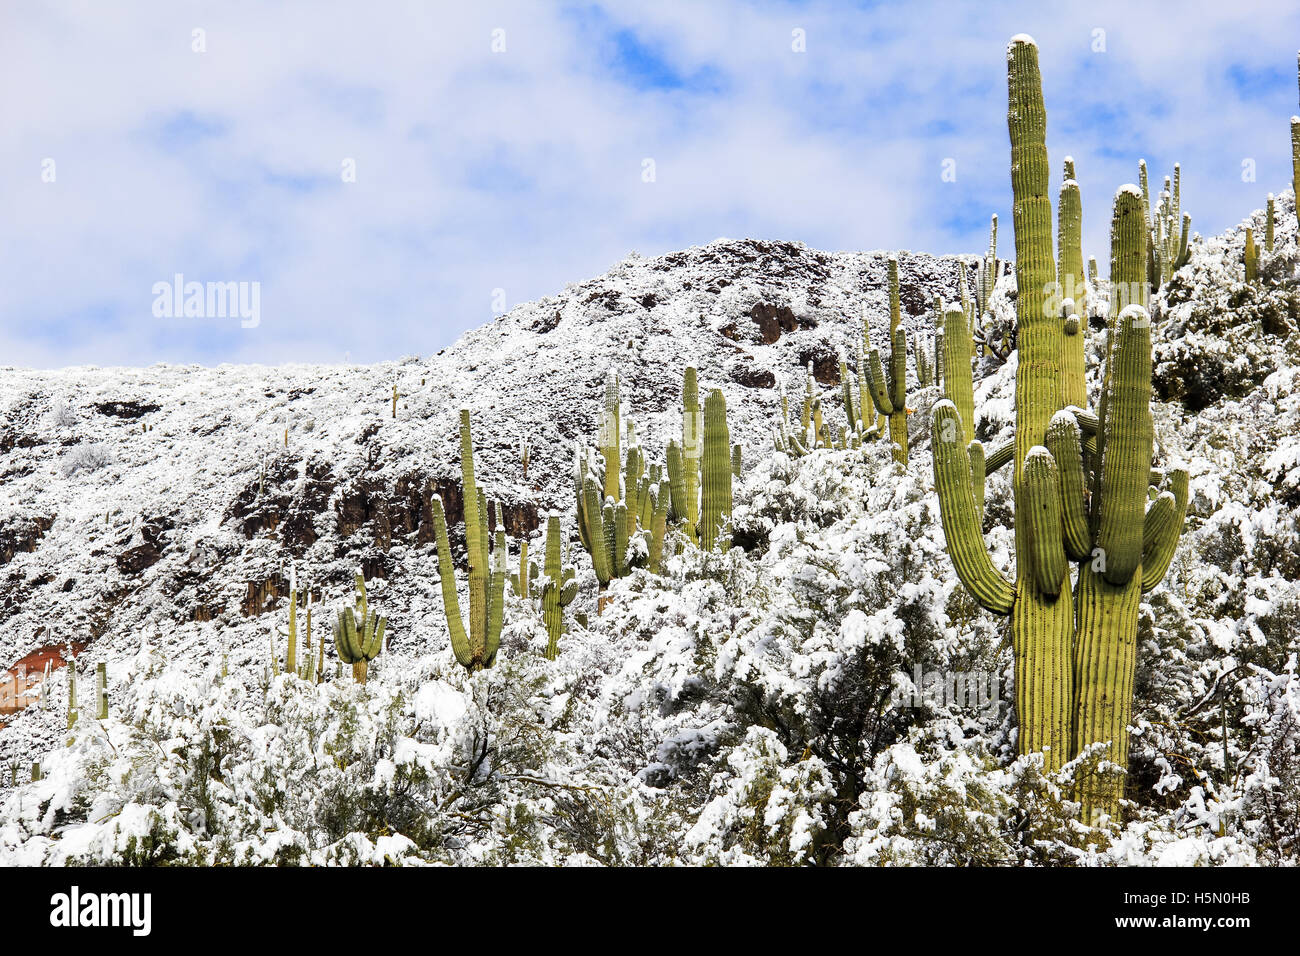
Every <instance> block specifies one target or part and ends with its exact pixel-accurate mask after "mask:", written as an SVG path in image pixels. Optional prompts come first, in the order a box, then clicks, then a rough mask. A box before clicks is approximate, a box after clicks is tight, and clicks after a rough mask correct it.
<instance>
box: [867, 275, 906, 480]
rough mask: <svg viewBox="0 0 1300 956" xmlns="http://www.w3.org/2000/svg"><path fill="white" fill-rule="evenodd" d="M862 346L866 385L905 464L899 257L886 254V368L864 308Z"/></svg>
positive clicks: (896, 457) (903, 337)
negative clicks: (887, 330) (886, 371)
mask: <svg viewBox="0 0 1300 956" xmlns="http://www.w3.org/2000/svg"><path fill="white" fill-rule="evenodd" d="M862 340H863V348H864V349H869V350H870V351H869V353H868V358H867V366H866V375H867V388H868V391H869V392H870V394H871V400H872V402H873V403H874V405H875V408H876V411H877V412H878V413H879V414H881V415H885V416H887V417H888V418H889V440H890V442H891V443H892V444H893V446H894V460H895V461H899V462H902V463H903V464H907V394H906V393H907V332H906V331H905V330H904V329H903V326H902V310H901V307H900V304H899V296H898V257H897V256H890V257H889V345H890V354H889V372H888V374H886V373H885V371H884V369H883V367H882V366H881V362H880V351H879V350H878V349H876V348H873V347H871V338H870V329H869V327H868V321H867V315H866V311H865V310H864V311H863V314H862Z"/></svg>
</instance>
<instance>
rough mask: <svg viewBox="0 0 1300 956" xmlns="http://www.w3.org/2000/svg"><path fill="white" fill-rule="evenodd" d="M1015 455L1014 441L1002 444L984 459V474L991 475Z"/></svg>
mask: <svg viewBox="0 0 1300 956" xmlns="http://www.w3.org/2000/svg"><path fill="white" fill-rule="evenodd" d="M1015 453H1016V440H1015V439H1014V438H1012V439H1011V440H1010V441H1007V442H1003V443H1002V444H1001V445H998V446H997V447H996V448H994V449H993V450H992V451H991V452H989V453H988V454H987V455H986V456H985V457H984V474H985V475H991V474H993V472H995V471H997V470H998V469H999V468H1001V467H1002V466H1003V465H1005V464H1006V463H1007V462H1009V461H1010V460H1011V456H1012V455H1014V454H1015Z"/></svg>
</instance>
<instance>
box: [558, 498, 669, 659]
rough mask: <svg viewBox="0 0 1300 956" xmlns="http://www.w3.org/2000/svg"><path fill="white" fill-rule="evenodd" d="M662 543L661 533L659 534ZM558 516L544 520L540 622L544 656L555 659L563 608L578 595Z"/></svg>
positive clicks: (561, 629) (562, 623) (562, 627)
mask: <svg viewBox="0 0 1300 956" xmlns="http://www.w3.org/2000/svg"><path fill="white" fill-rule="evenodd" d="M659 541H660V542H661V543H662V541H663V535H662V533H660V535H659ZM560 546H561V539H560V516H559V515H558V514H554V513H552V514H551V515H550V517H548V518H547V519H546V564H545V565H544V567H543V571H544V573H545V575H546V576H545V578H544V579H543V580H542V595H541V597H542V623H544V624H545V625H546V657H547V660H552V661H553V660H555V655H556V654H557V653H559V647H560V636H561V635H562V634H563V633H564V630H565V628H564V609H565V608H566V607H568V606H569V605H570V604H572V603H573V599H574V598H575V597H577V596H578V582H577V581H576V580H575V577H574V575H575V572H574V570H573V568H572V567H569V566H567V565H565V564H564V559H563V556H562V554H561V550H560Z"/></svg>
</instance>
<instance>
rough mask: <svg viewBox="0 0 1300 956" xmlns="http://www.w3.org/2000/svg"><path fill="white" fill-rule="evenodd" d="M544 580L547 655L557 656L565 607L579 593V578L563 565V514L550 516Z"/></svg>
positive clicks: (543, 614)
mask: <svg viewBox="0 0 1300 956" xmlns="http://www.w3.org/2000/svg"><path fill="white" fill-rule="evenodd" d="M543 572H544V574H545V578H544V579H543V581H542V621H543V623H544V624H545V625H546V637H547V640H546V658H547V660H552V661H553V660H555V655H556V654H557V653H559V647H560V636H561V635H562V634H563V633H564V609H565V608H566V607H568V606H569V605H570V604H572V603H573V599H574V598H575V597H577V595H578V582H577V581H576V580H575V579H574V575H575V572H574V570H573V568H571V567H565V566H564V565H563V557H562V555H561V553H560V516H559V515H558V514H555V513H554V512H552V513H551V515H550V516H549V517H548V518H547V519H546V563H545V565H544V567H543Z"/></svg>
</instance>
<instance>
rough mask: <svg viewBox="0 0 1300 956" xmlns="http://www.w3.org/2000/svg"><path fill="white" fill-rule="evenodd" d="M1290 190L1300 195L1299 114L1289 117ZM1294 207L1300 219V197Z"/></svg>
mask: <svg viewBox="0 0 1300 956" xmlns="http://www.w3.org/2000/svg"><path fill="white" fill-rule="evenodd" d="M1291 192H1292V194H1293V195H1295V196H1300V116H1292V117H1291ZM1295 208H1296V217H1297V218H1298V219H1300V199H1297V200H1296V204H1295Z"/></svg>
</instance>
